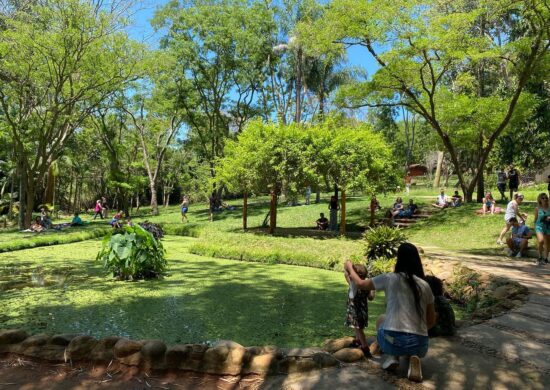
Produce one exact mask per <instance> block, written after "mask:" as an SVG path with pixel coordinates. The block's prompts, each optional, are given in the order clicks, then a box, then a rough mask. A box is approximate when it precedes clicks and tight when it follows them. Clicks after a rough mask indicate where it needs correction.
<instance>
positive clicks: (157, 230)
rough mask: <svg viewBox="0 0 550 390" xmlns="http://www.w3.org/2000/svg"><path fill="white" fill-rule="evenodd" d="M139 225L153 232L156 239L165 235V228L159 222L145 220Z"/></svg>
mask: <svg viewBox="0 0 550 390" xmlns="http://www.w3.org/2000/svg"><path fill="white" fill-rule="evenodd" d="M138 225H139V226H141V227H142V228H143V229H144V230H146V231H148V232H149V233H151V234H152V235H153V237H154V238H155V240H160V239H161V238H162V237H164V230H163V229H162V226H160V225H159V224H156V223H153V222H149V221H145V222H140V223H138Z"/></svg>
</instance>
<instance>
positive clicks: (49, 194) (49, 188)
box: [44, 165, 55, 204]
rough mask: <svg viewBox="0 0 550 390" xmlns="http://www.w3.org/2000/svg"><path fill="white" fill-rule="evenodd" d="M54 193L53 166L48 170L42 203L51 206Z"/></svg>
mask: <svg viewBox="0 0 550 390" xmlns="http://www.w3.org/2000/svg"><path fill="white" fill-rule="evenodd" d="M54 192H55V175H54V173H53V166H52V165H50V167H49V168H48V179H47V180H46V191H45V193H44V203H45V204H53V197H54Z"/></svg>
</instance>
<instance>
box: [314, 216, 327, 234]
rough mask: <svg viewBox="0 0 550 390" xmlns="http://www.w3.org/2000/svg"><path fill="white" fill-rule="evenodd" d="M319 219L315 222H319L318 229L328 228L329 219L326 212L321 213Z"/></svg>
mask: <svg viewBox="0 0 550 390" xmlns="http://www.w3.org/2000/svg"><path fill="white" fill-rule="evenodd" d="M319 217H320V218H319V219H318V220H317V221H315V223H316V224H317V229H318V230H327V229H328V219H327V218H326V217H325V214H324V213H321V214H320V215H319Z"/></svg>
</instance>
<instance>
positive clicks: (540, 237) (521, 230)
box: [497, 184, 550, 265]
mask: <svg viewBox="0 0 550 390" xmlns="http://www.w3.org/2000/svg"><path fill="white" fill-rule="evenodd" d="M548 187H549V188H548V193H544V192H543V193H540V194H539V195H538V196H537V206H536V207H535V212H534V216H533V220H534V222H535V228H534V230H535V236H536V239H537V252H538V259H537V264H538V265H545V264H548V253H549V251H550V207H549V201H548V198H549V195H550V184H549V185H548ZM523 200H524V196H523V194H520V193H516V194H515V195H514V199H513V200H511V201H510V202H509V203H508V205H507V206H506V212H505V214H504V222H505V225H504V227H503V228H502V231H501V232H500V235H499V237H498V240H497V244H498V245H505V244H506V245H507V246H508V255H509V256H515V257H523V256H524V255H525V252H526V251H527V247H528V245H529V240H530V239H531V238H532V237H533V231H532V230H531V229H530V228H529V226H528V225H527V223H526V221H527V214H525V213H522V212H520V210H519V206H520V205H521V204H522V203H523ZM510 229H512V234H511V236H510V237H509V238H508V239H506V240H504V237H505V235H506V233H507V232H508V231H509V230H510Z"/></svg>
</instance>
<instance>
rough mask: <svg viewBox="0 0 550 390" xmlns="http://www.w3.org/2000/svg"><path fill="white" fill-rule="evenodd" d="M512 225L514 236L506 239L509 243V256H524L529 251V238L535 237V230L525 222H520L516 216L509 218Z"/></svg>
mask: <svg viewBox="0 0 550 390" xmlns="http://www.w3.org/2000/svg"><path fill="white" fill-rule="evenodd" d="M508 222H509V223H510V224H511V225H512V236H511V237H510V238H508V239H507V240H506V244H507V245H508V248H509V249H508V256H514V255H515V256H516V257H522V256H523V255H524V254H525V252H526V251H527V245H528V244H529V239H530V238H531V237H533V232H532V231H531V230H530V229H529V227H528V226H527V225H525V224H520V223H519V222H518V219H517V218H516V217H512V218H510V219H509V220H508Z"/></svg>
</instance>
